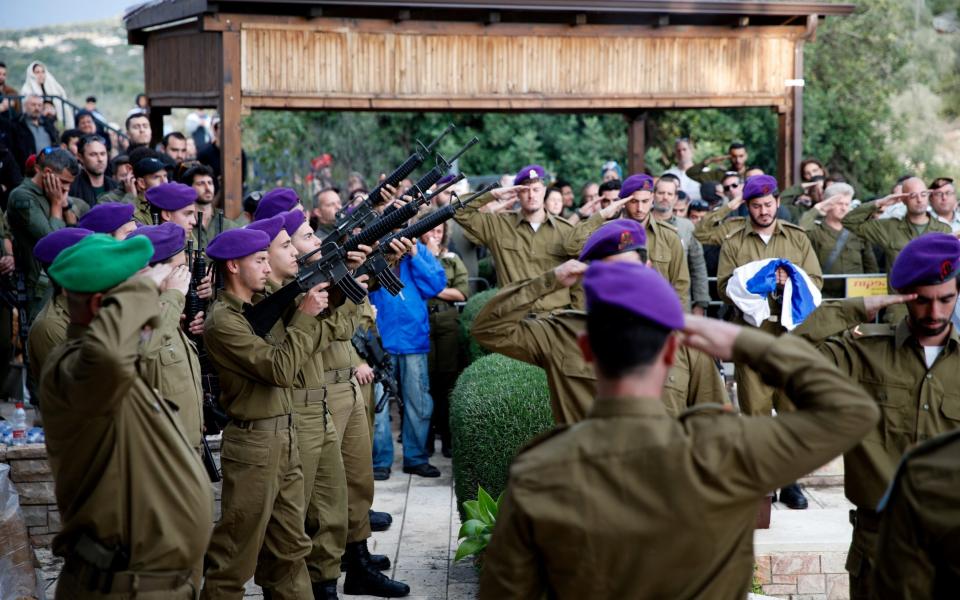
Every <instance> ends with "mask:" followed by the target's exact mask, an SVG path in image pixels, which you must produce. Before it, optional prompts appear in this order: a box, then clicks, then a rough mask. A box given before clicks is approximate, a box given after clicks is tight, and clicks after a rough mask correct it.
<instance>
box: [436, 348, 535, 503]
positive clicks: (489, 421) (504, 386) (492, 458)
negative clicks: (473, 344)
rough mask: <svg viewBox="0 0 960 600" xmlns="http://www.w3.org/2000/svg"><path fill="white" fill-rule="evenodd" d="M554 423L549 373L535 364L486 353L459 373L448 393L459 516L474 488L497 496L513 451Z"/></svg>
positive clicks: (514, 454)
mask: <svg viewBox="0 0 960 600" xmlns="http://www.w3.org/2000/svg"><path fill="white" fill-rule="evenodd" d="M552 426H553V416H552V414H551V412H550V397H549V393H548V391H547V377H546V374H545V373H544V372H543V370H542V369H540V368H539V367H534V366H532V365H528V364H526V363H522V362H520V361H517V360H514V359H512V358H507V357H506V356H503V355H502V354H490V355H487V356H484V357H482V358H480V359H478V360H477V361H475V362H474V363H473V364H472V365H470V366H469V367H468V368H467V369H466V370H465V371H464V372H463V373H462V374H461V375H460V378H459V379H458V380H457V385H456V387H455V388H454V390H453V393H452V394H451V396H450V430H451V434H452V436H453V478H454V482H455V492H456V494H457V506H458V507H460V517H461V519H463V520H466V515H465V514H464V512H463V503H464V502H465V501H467V500H474V499H476V497H477V496H476V494H477V486H478V485H479V486H483V489H485V490H487V491H488V492H489V493H490V495H491V496H493V497H497V496H499V495H500V493H501V492H503V490H504V489H506V484H507V477H508V472H509V468H510V462H511V461H512V460H513V457H514V456H516V453H517V451H518V450H519V449H520V448H521V447H522V446H523V445H524V444H526V443H527V442H529V441H530V440H531V439H532V438H533V437H535V436H536V435H538V434H540V433H542V432H544V431H547V430H548V429H550V428H551V427H552Z"/></svg>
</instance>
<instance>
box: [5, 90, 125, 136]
mask: <svg viewBox="0 0 960 600" xmlns="http://www.w3.org/2000/svg"><path fill="white" fill-rule="evenodd" d="M31 95H32V94H31ZM40 97H41V98H43V100H44V101H47V100H51V101H56V102H53V106H54V107H55V108H56V109H57V111H58V115H59V119H60V125H61V127H63V129H67V127H66V123H67V114H68V112H67V111H68V110H69V114H70V120H71V121H74V122H75V121H76V116H77V113H78V112H80V111H81V110H86V109H85V108H83V107H81V106H79V105H77V104H74V103H73V102H72V101H70V100H69V99H67V98H64V97H63V96H40ZM25 98H26V96H23V95H10V96H0V102H2V101H3V100H7V101H8V102H7V104H8V105H7V110H5V111H4V114H5V115H6V116H7V117H8V118H9V119H11V120H13V119H16V118H17V117H19V116H20V115H21V114H23V101H24V99H25ZM18 103H19V106H20V110H19V111H17V110H16V109H15V108H14V106H15V105H17V104H18ZM94 121H95V122H96V123H97V124H98V125H99V128H102V129H103V131H104V133H107V132H112V133H114V134H115V135H116V136H117V140H118V141H120V140H127V134H126V133H125V132H123V131H121V130H119V129H117V128H116V127H113V126H111V125H110V124H109V123H105V122H103V121H101V120H99V119H97V118H96V117H94ZM74 126H76V125H74ZM99 128H98V129H99ZM60 133H63V131H61V132H60ZM127 141H128V140H127ZM54 143H55V144H59V143H60V140H54Z"/></svg>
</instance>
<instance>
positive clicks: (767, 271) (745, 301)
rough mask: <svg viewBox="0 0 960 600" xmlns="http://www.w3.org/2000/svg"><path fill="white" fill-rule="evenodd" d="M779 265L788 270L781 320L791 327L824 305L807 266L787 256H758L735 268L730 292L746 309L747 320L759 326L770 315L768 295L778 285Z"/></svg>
mask: <svg viewBox="0 0 960 600" xmlns="http://www.w3.org/2000/svg"><path fill="white" fill-rule="evenodd" d="M777 269H784V270H785V271H786V272H787V283H786V284H785V285H784V286H783V304H782V309H781V312H780V324H781V325H783V326H784V327H785V328H786V329H787V331H793V329H794V328H795V327H796V326H797V325H799V324H800V323H803V320H804V319H806V318H807V315H809V314H810V313H812V312H813V311H814V309H816V308H817V307H818V306H820V300H821V296H820V290H818V289H817V286H815V285H814V284H813V281H811V280H810V277H809V276H808V275H807V274H806V273H805V272H804V270H803V269H801V268H800V267H798V266H796V265H794V264H793V263H792V262H790V261H789V260H787V259H785V258H767V259H764V260H755V261H753V262H750V263H747V264H745V265H743V266H741V267H737V268H736V269H734V270H733V275H732V276H731V277H730V281H729V282H727V296H729V297H730V299H731V300H732V301H733V303H734V304H735V305H736V306H737V308H739V309H740V310H741V311H742V312H743V317H744V319H745V320H746V321H747V323H749V324H751V325H753V326H754V327H759V325H760V323H763V322H764V321H766V320H767V319H769V318H770V304H769V302H767V297H768V296H769V295H770V294H771V293H773V292H774V291H775V290H776V289H777Z"/></svg>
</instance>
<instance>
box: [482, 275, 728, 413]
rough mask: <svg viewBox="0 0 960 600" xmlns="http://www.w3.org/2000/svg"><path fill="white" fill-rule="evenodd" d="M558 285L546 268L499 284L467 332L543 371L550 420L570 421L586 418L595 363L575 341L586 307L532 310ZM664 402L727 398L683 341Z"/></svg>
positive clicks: (706, 362) (671, 408)
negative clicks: (532, 276) (525, 278)
mask: <svg viewBox="0 0 960 600" xmlns="http://www.w3.org/2000/svg"><path fill="white" fill-rule="evenodd" d="M560 287H561V285H560V284H559V283H558V282H557V278H556V275H555V274H554V272H553V271H552V270H550V271H547V272H546V273H544V274H543V275H541V276H540V277H537V278H536V279H531V280H528V281H518V282H516V283H513V284H511V285H509V286H507V287H505V288H503V289H502V290H500V292H499V293H498V294H497V295H496V296H494V297H493V298H491V299H490V300H489V302H487V304H486V305H485V306H484V307H483V310H481V311H480V313H479V314H477V317H476V318H475V319H474V321H473V327H472V329H471V333H472V335H473V336H474V337H475V338H476V340H477V342H478V343H479V344H480V345H481V346H483V347H484V348H487V349H488V350H490V351H492V352H499V353H501V354H505V355H506V356H509V357H511V358H515V359H517V360H522V361H523V362H526V363H530V364H533V365H537V366H538V367H541V368H542V369H543V370H544V371H546V373H547V384H548V385H549V387H550V409H551V411H552V412H553V420H554V422H555V423H557V424H558V425H571V424H573V423H576V422H578V421H582V420H583V419H585V418H586V416H587V414H589V412H590V409H591V407H592V406H593V399H594V398H595V397H596V392H597V381H596V376H595V375H594V372H593V367H592V366H591V365H589V364H587V363H586V362H585V361H584V360H583V355H582V354H581V353H580V348H579V346H578V345H577V336H578V335H579V334H580V333H581V332H582V331H584V329H586V313H585V312H582V311H578V310H561V311H554V312H552V313H544V314H536V315H534V314H531V308H532V307H533V305H534V303H535V302H536V299H537V298H540V297H542V296H544V295H546V294H550V293H553V292H554V290H556V289H559V288H560ZM663 402H664V405H665V407H666V410H667V414H668V415H670V416H671V417H677V416H679V415H680V413H682V412H683V411H684V410H686V409H687V408H689V407H691V406H694V405H696V404H706V403H713V404H726V403H728V402H729V399H728V398H727V393H726V389H725V388H724V385H723V380H722V379H721V377H720V372H719V371H718V370H717V367H716V364H715V363H714V362H713V360H712V359H711V358H710V357H708V356H706V355H704V354H703V353H702V352H698V351H696V350H692V349H690V348H687V347H685V346H684V347H681V348H679V349H678V352H677V355H676V362H675V363H674V365H673V367H672V368H671V369H670V373H669V375H668V376H667V381H666V382H665V383H664V390H663Z"/></svg>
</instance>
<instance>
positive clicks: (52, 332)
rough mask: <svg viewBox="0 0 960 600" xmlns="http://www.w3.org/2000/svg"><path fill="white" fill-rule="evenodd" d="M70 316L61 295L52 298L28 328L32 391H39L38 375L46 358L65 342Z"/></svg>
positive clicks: (28, 354)
mask: <svg viewBox="0 0 960 600" xmlns="http://www.w3.org/2000/svg"><path fill="white" fill-rule="evenodd" d="M68 325H70V314H69V313H68V312H67V299H66V297H65V296H63V295H62V294H58V295H56V296H54V297H53V298H52V299H51V300H50V302H47V303H46V304H45V305H44V307H43V308H42V309H41V310H40V314H38V315H37V318H36V320H34V322H33V324H32V325H31V326H30V337H29V338H28V339H27V359H28V362H29V363H30V381H31V382H32V384H33V389H35V390H36V389H39V388H38V387H37V386H38V385H39V383H40V373H41V372H43V365H45V364H46V362H47V357H49V356H50V353H51V352H53V351H54V349H56V348H57V346H59V345H60V344H62V343H64V342H65V341H66V340H67V326H68Z"/></svg>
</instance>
